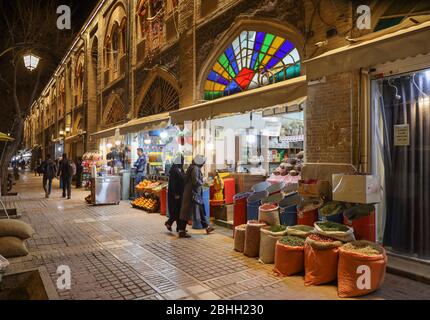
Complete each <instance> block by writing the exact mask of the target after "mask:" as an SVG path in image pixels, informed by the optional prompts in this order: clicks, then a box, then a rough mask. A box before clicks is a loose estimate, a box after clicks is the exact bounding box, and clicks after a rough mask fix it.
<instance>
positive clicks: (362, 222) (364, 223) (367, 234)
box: [343, 212, 376, 242]
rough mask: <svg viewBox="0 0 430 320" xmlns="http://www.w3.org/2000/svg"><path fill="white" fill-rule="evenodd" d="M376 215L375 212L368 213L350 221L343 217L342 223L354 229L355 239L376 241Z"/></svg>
mask: <svg viewBox="0 0 430 320" xmlns="http://www.w3.org/2000/svg"><path fill="white" fill-rule="evenodd" d="M375 220H376V217H375V212H372V213H371V214H370V215H368V216H365V217H362V218H359V219H356V220H353V221H350V220H348V219H347V218H346V217H344V220H343V223H344V224H345V225H347V226H350V227H352V228H353V229H354V235H355V239H356V240H368V241H371V242H376V226H375V223H376V221H375Z"/></svg>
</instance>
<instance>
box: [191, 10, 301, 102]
mask: <svg viewBox="0 0 430 320" xmlns="http://www.w3.org/2000/svg"><path fill="white" fill-rule="evenodd" d="M251 30H253V31H261V32H267V33H271V34H274V35H278V36H282V37H283V38H285V39H287V40H289V41H291V42H292V43H293V44H294V46H295V48H296V49H297V50H298V52H299V55H300V57H301V58H302V59H304V57H305V55H304V50H305V40H304V37H303V35H302V33H301V32H300V31H299V30H298V29H297V28H296V27H294V26H292V25H290V24H286V23H278V22H276V21H273V20H270V19H248V18H246V19H245V18H239V19H237V20H236V21H235V22H234V23H233V25H232V26H231V27H230V28H229V29H227V30H226V31H225V33H224V36H223V37H222V39H221V40H220V41H219V42H218V43H217V44H216V45H215V48H216V49H215V50H213V51H212V52H211V53H210V55H209V56H208V57H207V59H205V63H204V64H203V65H202V67H201V69H200V72H199V74H198V78H197V88H196V90H197V95H196V96H197V97H204V87H205V82H206V79H207V77H208V75H209V72H210V70H211V69H212V67H213V65H214V64H215V63H216V61H217V59H218V58H219V56H220V55H221V54H222V53H223V52H224V51H225V50H226V48H227V47H228V46H229V45H230V44H231V43H232V42H233V41H234V39H235V38H236V37H237V36H239V35H240V33H241V32H243V31H251ZM302 73H303V71H302Z"/></svg>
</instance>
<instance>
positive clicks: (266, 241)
mask: <svg viewBox="0 0 430 320" xmlns="http://www.w3.org/2000/svg"><path fill="white" fill-rule="evenodd" d="M286 235H287V230H284V231H280V232H272V231H270V227H264V228H261V229H260V259H259V261H260V262H261V263H266V264H270V263H273V262H274V261H275V247H276V242H278V240H279V239H282V238H283V237H285V236H286Z"/></svg>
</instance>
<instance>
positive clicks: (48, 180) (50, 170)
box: [40, 154, 57, 198]
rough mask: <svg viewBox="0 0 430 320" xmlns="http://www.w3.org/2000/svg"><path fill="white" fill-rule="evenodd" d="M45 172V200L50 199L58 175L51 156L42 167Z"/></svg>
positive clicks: (47, 156)
mask: <svg viewBox="0 0 430 320" xmlns="http://www.w3.org/2000/svg"><path fill="white" fill-rule="evenodd" d="M40 167H41V168H42V172H43V190H45V198H49V196H50V195H51V190H52V180H53V179H54V178H55V176H56V174H57V166H56V164H55V162H54V161H53V160H52V159H51V155H50V154H47V155H46V160H45V161H43V162H42V164H41V165H40Z"/></svg>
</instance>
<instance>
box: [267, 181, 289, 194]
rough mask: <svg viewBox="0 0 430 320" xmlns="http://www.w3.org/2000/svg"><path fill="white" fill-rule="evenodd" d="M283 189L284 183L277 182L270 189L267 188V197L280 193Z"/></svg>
mask: <svg viewBox="0 0 430 320" xmlns="http://www.w3.org/2000/svg"><path fill="white" fill-rule="evenodd" d="M284 188H285V183H284V182H278V183H274V184H272V185H271V186H270V187H268V188H267V192H268V193H269V195H273V194H277V193H280V192H281V191H282V190H283V189H284Z"/></svg>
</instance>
